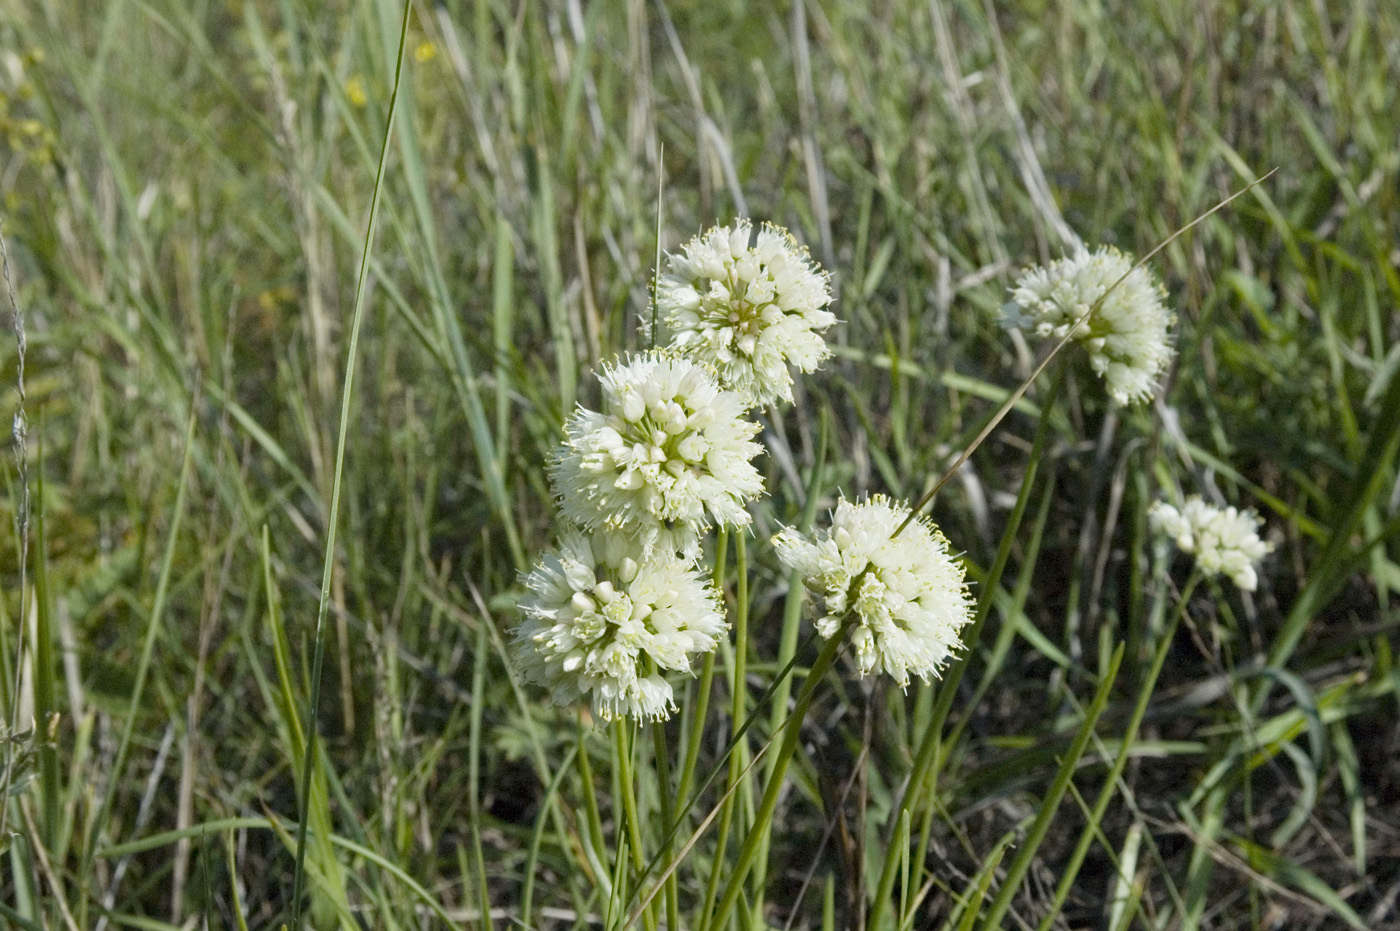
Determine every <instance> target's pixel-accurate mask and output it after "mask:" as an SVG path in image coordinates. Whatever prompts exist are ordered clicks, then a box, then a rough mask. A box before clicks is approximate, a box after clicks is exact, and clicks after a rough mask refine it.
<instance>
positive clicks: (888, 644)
mask: <svg viewBox="0 0 1400 931" xmlns="http://www.w3.org/2000/svg"><path fill="white" fill-rule="evenodd" d="M908 517H909V507H908V505H906V504H902V503H898V504H896V503H892V502H891V501H890V500H889V499H888V498H886V497H885V496H884V495H874V496H872V497H871V498H869V499H868V500H866V501H863V502H858V503H856V504H852V503H851V502H849V501H847V500H846V499H844V498H842V499H841V500H840V501H839V502H838V503H837V505H836V512H835V514H833V515H832V520H831V528H830V529H829V530H823V531H818V532H816V533H814V534H812V535H811V537H804V536H803V535H801V534H799V533H797V532H795V531H793V530H783V531H782V532H780V533H779V534H778V535H777V536H775V537H774V538H773V546H774V547H775V548H776V549H777V551H778V559H779V560H780V561H781V562H782V564H783V565H784V566H785V567H786V568H788V569H789V570H795V571H796V572H797V573H798V574H800V575H801V576H802V579H803V582H804V583H805V584H806V585H807V587H808V588H810V589H813V590H814V591H817V592H819V593H820V594H821V595H822V596H823V599H824V601H825V613H824V614H823V615H822V617H821V618H820V619H818V620H817V631H818V632H819V633H820V634H821V635H822V636H823V637H831V636H832V635H833V634H835V633H836V632H837V631H838V630H839V629H840V628H841V624H842V622H843V620H845V618H846V616H847V613H848V612H850V611H854V612H855V614H856V616H857V618H858V619H859V622H858V624H857V626H856V627H855V630H854V632H853V633H852V635H851V637H852V641H853V646H854V648H855V660H856V667H857V669H858V670H859V672H860V675H861V676H862V677H864V676H867V675H870V674H871V673H872V672H874V673H880V672H883V673H888V674H889V675H890V676H892V677H893V678H894V680H895V682H897V683H899V685H900V687H901V688H903V687H906V686H908V684H909V676H910V674H911V673H912V674H914V675H916V676H919V677H920V678H921V679H923V680H924V681H926V682H927V681H928V679H929V677H930V676H932V675H935V674H937V672H938V670H939V668H940V667H941V666H942V665H943V663H944V661H945V660H947V658H948V657H949V655H951V654H952V652H953V650H954V649H956V648H957V646H958V644H959V639H958V637H959V632H960V631H961V630H962V628H963V627H964V626H966V624H967V623H968V621H969V620H971V617H972V603H971V599H970V598H969V596H968V591H967V582H966V581H965V580H964V577H963V567H962V565H961V564H960V563H959V562H958V561H957V560H956V559H954V558H953V555H952V553H951V551H950V550H949V547H948V540H947V539H946V538H945V537H944V536H943V534H942V533H941V532H940V531H939V530H938V528H937V527H935V526H934V525H933V523H932V522H931V521H929V520H928V519H927V518H922V517H921V518H919V519H917V520H914V521H911V522H910V523H909V525H908V526H907V527H905V528H904V530H903V531H902V532H901V533H900V534H899V536H894V532H895V530H896V528H898V527H899V525H900V524H902V523H904V521H905V519H906V518H908Z"/></svg>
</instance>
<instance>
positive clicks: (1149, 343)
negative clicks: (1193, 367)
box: [1005, 246, 1172, 405]
mask: <svg viewBox="0 0 1400 931" xmlns="http://www.w3.org/2000/svg"><path fill="white" fill-rule="evenodd" d="M1124 275H1127V278H1125V279H1123V282H1122V283H1121V284H1119V285H1118V287H1116V288H1114V289H1113V291H1112V292H1111V293H1109V288H1111V287H1113V285H1114V283H1115V282H1117V281H1118V280H1119V279H1120V278H1123V276H1124ZM1106 294H1107V297H1105V295H1106ZM1166 296H1167V295H1166V291H1165V290H1164V289H1163V288H1162V286H1161V285H1160V284H1159V283H1158V282H1157V281H1156V279H1155V278H1153V277H1152V275H1151V273H1150V272H1148V271H1147V269H1146V268H1136V269H1134V268H1133V260H1132V258H1131V257H1130V256H1127V255H1124V254H1123V253H1121V252H1119V251H1118V250H1117V249H1114V248H1113V247H1111V246H1104V247H1102V248H1100V249H1098V250H1097V251H1095V252H1090V251H1088V250H1087V249H1080V250H1079V251H1078V252H1076V253H1075V254H1074V255H1071V256H1067V257H1065V258H1062V259H1056V260H1055V261H1054V262H1051V263H1050V265H1049V266H1048V267H1043V266H1039V265H1037V266H1034V267H1032V268H1030V269H1027V270H1026V271H1025V272H1024V273H1023V274H1022V275H1021V277H1020V278H1018V279H1017V280H1016V285H1015V287H1013V288H1012V289H1011V303H1010V304H1008V305H1007V306H1006V308H1005V309H1006V311H1007V321H1008V323H1010V324H1011V325H1014V326H1019V327H1020V328H1022V329H1024V330H1028V331H1030V332H1032V333H1034V334H1035V335H1036V336H1038V337H1040V338H1042V339H1055V340H1060V339H1064V337H1065V336H1066V335H1067V334H1069V333H1070V331H1071V329H1073V332H1074V340H1075V341H1076V342H1077V343H1079V344H1080V345H1081V346H1083V347H1084V348H1085V350H1087V352H1088V354H1089V365H1090V366H1091V367H1092V368H1093V370H1094V372H1095V373H1097V374H1098V376H1099V377H1100V378H1101V379H1103V381H1104V384H1105V387H1106V388H1107V390H1108V394H1109V396H1110V397H1111V398H1113V400H1114V401H1116V402H1117V403H1119V404H1125V405H1126V404H1132V403H1135V402H1137V401H1143V400H1146V399H1147V398H1149V397H1151V395H1152V393H1153V392H1154V391H1156V390H1157V379H1158V377H1159V376H1160V375H1161V374H1162V372H1163V371H1164V370H1165V369H1166V367H1167V363H1169V362H1170V361H1171V358H1172V345H1171V339H1170V337H1169V335H1168V332H1167V330H1168V328H1169V327H1170V326H1171V323H1172V314H1171V311H1169V310H1168V309H1167V306H1166V304H1165V303H1164V302H1165V299H1166ZM1100 298H1103V303H1102V304H1100V305H1099V309H1098V310H1096V311H1095V312H1094V314H1093V316H1091V317H1090V318H1089V319H1088V320H1085V321H1084V322H1083V323H1079V320H1080V319H1081V318H1082V317H1083V316H1084V315H1085V314H1086V313H1088V312H1089V308H1091V307H1093V306H1094V304H1095V302H1097V301H1098V300H1099V299H1100Z"/></svg>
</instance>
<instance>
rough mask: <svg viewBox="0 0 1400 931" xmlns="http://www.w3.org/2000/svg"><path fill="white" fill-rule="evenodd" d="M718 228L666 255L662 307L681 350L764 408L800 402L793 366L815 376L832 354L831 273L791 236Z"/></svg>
mask: <svg viewBox="0 0 1400 931" xmlns="http://www.w3.org/2000/svg"><path fill="white" fill-rule="evenodd" d="M751 233H752V226H751V224H750V223H749V221H748V220H738V221H736V222H735V223H734V225H733V226H732V227H728V226H717V227H714V228H713V229H711V230H709V231H708V232H706V233H704V234H703V235H700V236H697V237H695V238H694V239H692V240H691V241H690V242H688V243H686V244H685V245H684V246H682V247H681V252H680V254H679V255H668V256H667V257H666V272H665V274H664V275H662V276H661V277H660V278H659V280H658V281H657V283H656V304H657V309H658V310H659V311H660V312H661V314H662V316H663V319H664V320H665V323H666V328H667V330H668V331H669V332H670V334H671V346H672V347H673V348H674V349H675V350H676V352H678V353H680V354H681V355H683V356H685V357H686V358H689V359H694V360H695V361H697V362H700V363H702V364H705V365H708V366H711V367H712V368H714V370H715V372H716V373H717V374H718V376H719V380H720V384H722V385H724V386H725V387H726V388H728V389H730V390H731V391H734V392H737V393H738V394H739V395H740V397H742V398H743V399H744V402H745V403H746V404H748V405H750V406H754V407H759V406H764V405H768V404H774V403H776V402H778V401H785V402H788V403H791V402H792V376H791V375H790V374H789V373H788V368H787V367H788V366H789V365H793V366H796V367H797V368H798V369H800V370H801V371H803V372H812V371H815V370H816V368H817V366H818V365H820V364H821V362H822V360H823V359H825V358H826V357H827V356H829V355H830V354H831V350H830V349H828V348H827V345H826V341H825V340H824V339H823V338H822V332H823V331H824V330H826V329H827V328H828V327H830V326H831V325H832V324H833V323H835V322H836V317H835V315H834V314H832V313H831V312H830V311H828V310H826V309H825V308H826V306H827V305H828V304H830V303H831V282H830V276H829V275H828V274H827V273H826V272H824V271H822V270H820V268H819V267H816V266H814V265H813V264H812V263H811V262H810V261H809V259H808V255H807V250H806V249H805V248H803V247H801V246H799V245H798V244H797V242H796V240H794V239H793V238H792V235H791V234H790V233H788V232H787V230H783V229H779V228H778V227H775V226H772V225H769V224H764V226H763V227H762V228H761V229H760V230H759V231H758V237H757V240H756V241H755V242H754V244H753V245H752V246H750V245H749V240H750V238H751Z"/></svg>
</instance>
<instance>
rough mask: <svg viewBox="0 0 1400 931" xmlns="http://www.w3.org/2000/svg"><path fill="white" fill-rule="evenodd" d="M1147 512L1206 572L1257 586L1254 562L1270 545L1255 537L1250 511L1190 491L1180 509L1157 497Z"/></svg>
mask: <svg viewBox="0 0 1400 931" xmlns="http://www.w3.org/2000/svg"><path fill="white" fill-rule="evenodd" d="M1147 515H1148V519H1149V520H1150V521H1151V522H1152V526H1153V527H1155V528H1156V529H1157V530H1159V531H1160V532H1161V533H1164V534H1166V535H1167V536H1168V537H1171V539H1172V540H1174V541H1175V542H1176V545H1177V546H1178V547H1179V548H1180V549H1181V550H1182V551H1183V552H1186V553H1192V554H1194V555H1195V557H1196V565H1197V566H1199V567H1200V568H1201V571H1203V572H1205V573H1206V574H1207V575H1226V576H1229V577H1230V580H1231V581H1232V582H1234V583H1235V584H1236V585H1237V586H1239V587H1240V588H1241V589H1243V590H1244V591H1247V592H1252V591H1254V589H1255V588H1257V587H1258V585H1259V576H1258V573H1257V572H1256V571H1255V565H1256V564H1257V563H1258V562H1259V561H1260V560H1262V559H1263V558H1264V556H1265V555H1266V554H1267V553H1268V552H1269V550H1270V548H1271V547H1270V546H1269V544H1267V543H1265V542H1264V541H1263V540H1261V539H1260V538H1259V527H1260V525H1261V522H1260V520H1259V516H1258V515H1257V514H1255V513H1254V512H1253V511H1240V510H1238V509H1236V508H1233V507H1227V508H1223V509H1222V508H1216V507H1212V506H1210V505H1209V504H1206V503H1205V502H1204V501H1203V500H1201V498H1200V496H1199V495H1192V496H1191V497H1189V498H1187V499H1186V504H1185V505H1184V506H1183V507H1182V508H1181V509H1180V510H1178V509H1176V508H1175V507H1172V506H1171V505H1170V504H1167V503H1166V502H1165V501H1158V502H1157V503H1156V504H1154V505H1152V507H1151V508H1150V509H1149V510H1148V512H1147Z"/></svg>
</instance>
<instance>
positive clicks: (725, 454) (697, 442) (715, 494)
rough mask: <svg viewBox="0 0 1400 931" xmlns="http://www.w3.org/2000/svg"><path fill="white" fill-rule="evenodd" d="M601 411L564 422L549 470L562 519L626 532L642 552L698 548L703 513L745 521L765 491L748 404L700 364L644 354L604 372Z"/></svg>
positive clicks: (730, 523) (727, 522)
mask: <svg viewBox="0 0 1400 931" xmlns="http://www.w3.org/2000/svg"><path fill="white" fill-rule="evenodd" d="M599 381H600V382H601V383H602V388H603V410H602V412H601V413H600V412H597V411H591V410H587V409H586V408H580V409H579V411H578V412H577V413H576V414H574V416H573V417H572V418H570V420H569V422H568V423H567V424H566V425H565V428H564V430H565V434H566V436H565V440H564V445H563V446H562V447H561V449H560V450H559V453H558V455H557V456H556V458H555V461H554V462H553V464H552V465H551V469H550V474H551V477H552V478H553V480H554V486H555V491H556V492H557V493H558V494H559V498H560V509H561V510H562V511H563V513H564V516H565V517H566V518H568V519H569V520H570V521H572V522H573V523H574V524H575V525H577V526H579V527H582V528H583V529H585V530H597V531H606V532H610V533H613V534H617V535H621V536H624V537H628V538H631V539H633V540H634V541H635V542H636V543H637V545H638V546H639V548H640V550H639V551H640V552H641V553H650V552H651V551H653V550H665V551H669V552H672V553H674V552H676V551H677V550H680V551H684V552H686V553H687V555H688V556H695V555H697V554H698V552H699V534H700V531H702V530H703V529H704V528H706V527H708V526H709V525H710V522H711V520H712V519H713V521H715V522H718V523H719V524H721V525H724V526H726V527H744V526H747V525H748V523H749V521H750V517H749V513H748V511H746V510H745V509H744V504H745V502H747V501H749V500H750V499H753V498H756V497H758V495H760V494H762V492H763V479H762V477H761V476H760V475H759V473H758V470H757V469H756V468H754V466H753V462H752V461H751V460H752V459H753V458H754V457H755V456H757V455H758V454H759V453H760V452H761V451H762V447H760V446H759V445H758V444H757V443H755V442H753V438H754V436H755V435H757V434H758V432H759V429H760V428H759V425H758V424H757V423H754V422H753V421H751V420H749V419H748V418H747V416H746V414H747V412H748V411H747V406H746V405H745V404H744V402H743V401H742V400H741V399H740V398H739V396H738V395H737V394H735V393H734V392H732V391H725V390H723V389H721V388H720V387H719V385H718V384H717V383H716V381H715V378H714V375H713V374H712V373H711V372H710V371H709V370H708V369H707V368H705V367H704V366H701V365H698V364H696V363H695V362H692V361H690V360H688V359H683V358H680V357H679V356H676V355H674V354H672V353H667V352H655V351H653V352H649V353H645V354H642V355H639V356H634V357H632V358H631V359H627V360H624V361H622V362H620V363H617V364H614V365H612V366H609V367H606V368H604V369H603V371H602V373H601V374H600V375H599Z"/></svg>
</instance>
